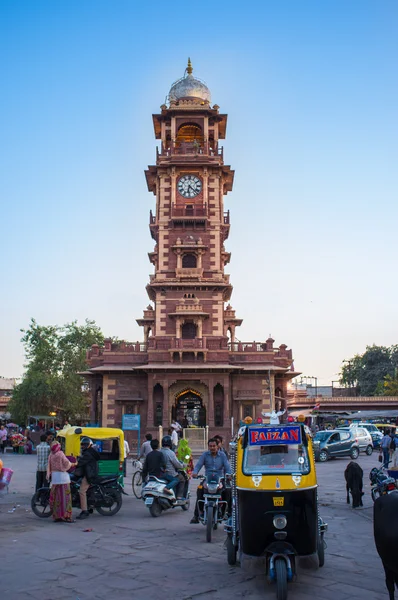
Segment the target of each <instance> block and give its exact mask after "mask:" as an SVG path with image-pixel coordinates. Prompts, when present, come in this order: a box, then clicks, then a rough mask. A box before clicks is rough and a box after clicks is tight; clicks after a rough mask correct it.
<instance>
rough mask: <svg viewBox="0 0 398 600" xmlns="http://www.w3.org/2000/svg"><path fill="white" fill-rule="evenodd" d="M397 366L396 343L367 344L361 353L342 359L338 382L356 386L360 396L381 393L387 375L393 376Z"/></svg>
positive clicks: (397, 350)
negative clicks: (387, 344)
mask: <svg viewBox="0 0 398 600" xmlns="http://www.w3.org/2000/svg"><path fill="white" fill-rule="evenodd" d="M397 366H398V345H395V346H390V347H385V346H375V345H373V346H367V347H366V351H365V352H364V353H363V354H357V355H355V356H354V357H353V358H351V359H349V360H345V361H343V366H342V368H341V372H340V383H341V384H343V385H345V386H348V387H353V386H356V387H357V388H358V391H359V393H360V394H361V396H375V395H378V394H381V393H382V392H381V390H382V389H383V385H384V381H385V378H386V377H387V376H390V377H393V376H394V373H395V370H396V368H397Z"/></svg>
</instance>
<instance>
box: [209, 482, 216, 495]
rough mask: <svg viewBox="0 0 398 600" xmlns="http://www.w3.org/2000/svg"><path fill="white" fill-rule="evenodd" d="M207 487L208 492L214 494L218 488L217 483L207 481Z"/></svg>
mask: <svg viewBox="0 0 398 600" xmlns="http://www.w3.org/2000/svg"><path fill="white" fill-rule="evenodd" d="M207 489H208V491H209V493H210V494H215V493H216V492H217V489H218V483H208V484H207Z"/></svg>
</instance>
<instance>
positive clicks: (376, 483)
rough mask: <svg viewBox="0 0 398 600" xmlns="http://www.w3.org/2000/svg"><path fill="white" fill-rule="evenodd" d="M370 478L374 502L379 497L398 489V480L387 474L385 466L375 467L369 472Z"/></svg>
mask: <svg viewBox="0 0 398 600" xmlns="http://www.w3.org/2000/svg"><path fill="white" fill-rule="evenodd" d="M369 479H370V483H371V490H370V493H371V495H372V500H373V502H375V500H377V498H380V496H384V495H385V494H391V492H396V491H397V480H396V479H394V478H393V477H389V476H388V475H386V474H385V472H384V470H383V467H382V468H381V469H377V468H376V467H374V468H373V469H372V470H371V472H370V473H369Z"/></svg>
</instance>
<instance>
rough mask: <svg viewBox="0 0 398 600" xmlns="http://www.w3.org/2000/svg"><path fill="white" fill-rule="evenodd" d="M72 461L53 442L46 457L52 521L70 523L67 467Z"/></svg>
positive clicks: (70, 501)
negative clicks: (49, 481)
mask: <svg viewBox="0 0 398 600" xmlns="http://www.w3.org/2000/svg"><path fill="white" fill-rule="evenodd" d="M72 466H73V465H72V463H71V462H69V460H68V459H67V458H66V456H65V454H64V453H63V452H62V450H61V445H60V444H58V442H54V443H53V444H52V446H51V451H50V456H49V457H48V465H47V479H48V480H49V479H50V478H51V491H50V507H51V510H52V516H53V519H54V521H64V522H65V523H72V497H71V493H70V477H69V473H67V471H69V469H70V468H71V467H72Z"/></svg>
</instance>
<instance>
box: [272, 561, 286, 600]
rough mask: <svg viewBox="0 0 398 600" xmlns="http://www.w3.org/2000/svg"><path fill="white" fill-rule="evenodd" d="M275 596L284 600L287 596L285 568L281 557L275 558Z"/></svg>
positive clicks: (279, 599)
mask: <svg viewBox="0 0 398 600" xmlns="http://www.w3.org/2000/svg"><path fill="white" fill-rule="evenodd" d="M275 577H276V598H277V600H286V598H287V569H286V562H285V561H284V560H283V558H277V559H276V560H275Z"/></svg>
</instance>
